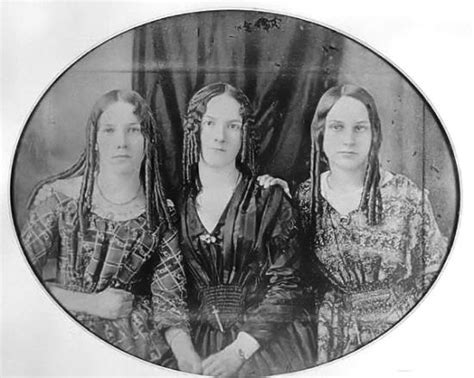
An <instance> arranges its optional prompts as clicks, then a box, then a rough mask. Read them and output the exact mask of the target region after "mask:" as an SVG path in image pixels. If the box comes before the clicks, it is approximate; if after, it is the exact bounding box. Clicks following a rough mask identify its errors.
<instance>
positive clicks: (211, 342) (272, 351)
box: [181, 177, 316, 377]
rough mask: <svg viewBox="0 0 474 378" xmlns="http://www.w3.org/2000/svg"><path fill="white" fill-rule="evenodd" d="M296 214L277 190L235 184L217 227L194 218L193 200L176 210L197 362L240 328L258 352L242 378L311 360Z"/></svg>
mask: <svg viewBox="0 0 474 378" xmlns="http://www.w3.org/2000/svg"><path fill="white" fill-rule="evenodd" d="M294 216H295V213H294V209H293V208H292V206H291V204H290V202H289V200H288V199H287V198H286V197H285V196H284V195H283V191H282V190H281V188H279V187H275V188H270V189H262V188H261V187H259V186H258V184H257V183H256V181H255V180H254V179H251V178H249V177H244V178H243V179H242V180H241V181H240V183H239V184H238V186H237V188H236V190H235V192H234V193H233V195H232V197H231V199H230V201H229V203H228V205H227V207H226V209H225V210H224V212H223V213H222V215H221V217H220V220H219V221H218V224H217V225H216V227H215V229H214V230H212V231H211V232H208V230H206V228H205V227H204V226H203V224H202V223H201V221H200V219H199V215H198V213H197V210H196V204H195V199H194V198H192V197H188V198H186V199H185V201H184V202H183V208H182V209H181V223H182V235H183V253H184V256H185V259H184V261H185V269H186V273H187V282H188V285H189V287H188V293H189V301H188V303H189V307H190V313H191V330H192V337H193V342H194V345H195V347H196V350H197V351H198V353H199V354H200V355H201V357H202V358H206V357H208V356H209V355H211V354H214V353H216V352H219V351H220V350H222V349H224V348H225V347H226V346H227V345H229V344H230V343H232V342H233V341H234V340H235V339H236V337H237V335H238V333H239V332H240V331H244V332H246V333H248V334H249V335H251V336H252V337H253V338H254V339H256V340H257V341H258V343H259V344H260V346H261V348H260V349H259V350H258V351H257V352H256V353H255V354H253V356H252V357H251V358H250V359H249V360H247V361H246V362H245V363H244V365H243V366H242V367H241V369H240V370H239V372H238V375H239V376H241V377H249V376H264V375H270V374H278V373H284V372H289V371H295V370H301V369H304V368H306V367H308V366H314V363H315V361H316V356H315V351H316V345H315V344H314V341H315V339H316V336H315V329H313V328H311V325H310V324H308V323H310V322H309V319H308V317H309V315H308V313H306V315H307V317H306V318H305V316H304V315H305V311H304V310H303V309H302V303H301V302H302V290H301V286H300V284H301V282H300V278H299V276H298V270H299V268H300V258H299V243H298V241H297V233H298V232H297V228H296V221H295V217H294Z"/></svg>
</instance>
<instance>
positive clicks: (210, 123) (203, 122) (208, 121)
mask: <svg viewBox="0 0 474 378" xmlns="http://www.w3.org/2000/svg"><path fill="white" fill-rule="evenodd" d="M201 124H202V125H203V126H214V121H212V120H210V119H204V120H203V121H202V123H201Z"/></svg>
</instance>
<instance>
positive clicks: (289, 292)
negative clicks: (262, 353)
mask: <svg viewBox="0 0 474 378" xmlns="http://www.w3.org/2000/svg"><path fill="white" fill-rule="evenodd" d="M273 192H274V194H276V195H272V196H271V198H270V200H269V201H268V202H267V204H266V205H265V208H264V213H263V216H262V222H264V223H266V224H263V225H262V227H261V229H262V230H263V231H261V232H263V233H264V234H265V235H268V236H263V237H264V239H265V240H264V248H265V252H266V265H264V268H263V269H264V270H265V273H264V280H263V281H264V282H262V285H266V290H265V293H264V296H263V299H262V301H261V302H260V303H259V305H258V306H257V307H256V308H254V309H252V310H251V311H249V312H248V313H247V320H246V321H245V323H244V324H243V326H242V328H241V331H243V332H246V333H248V334H249V335H250V336H252V337H253V338H254V339H256V340H257V342H258V343H259V344H260V345H264V344H266V343H268V342H269V341H270V340H271V339H272V338H273V337H274V335H275V334H276V333H278V329H279V328H280V327H282V326H285V325H287V324H288V323H289V322H292V321H293V320H294V319H295V313H296V311H297V309H298V308H299V306H300V303H299V302H300V301H301V296H302V290H301V287H300V278H299V269H300V258H299V253H300V247H299V242H298V230H297V222H296V214H295V210H294V208H293V207H292V206H291V204H290V202H289V201H288V199H287V198H286V197H285V196H284V195H283V191H282V190H281V189H280V188H278V189H274V190H273Z"/></svg>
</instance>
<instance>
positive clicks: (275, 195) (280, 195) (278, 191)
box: [249, 178, 290, 202]
mask: <svg viewBox="0 0 474 378" xmlns="http://www.w3.org/2000/svg"><path fill="white" fill-rule="evenodd" d="M249 189H250V190H251V191H252V193H253V194H254V195H255V196H256V197H257V198H258V199H260V201H264V202H267V201H269V200H270V201H285V202H286V201H289V200H290V197H288V195H287V194H286V193H285V191H284V190H283V188H282V187H281V186H280V185H278V184H275V185H271V186H269V187H268V188H264V187H263V186H262V185H260V184H259V183H258V180H257V179H256V178H249Z"/></svg>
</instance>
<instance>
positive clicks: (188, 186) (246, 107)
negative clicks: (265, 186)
mask: <svg viewBox="0 0 474 378" xmlns="http://www.w3.org/2000/svg"><path fill="white" fill-rule="evenodd" d="M222 94H228V95H229V96H231V97H232V98H233V99H235V100H236V101H237V102H238V103H239V104H240V115H241V117H242V147H241V150H240V152H239V154H238V156H237V159H236V165H237V168H238V169H239V170H240V171H242V172H244V173H247V174H250V175H254V174H255V173H256V169H257V168H256V163H255V155H256V153H257V148H258V146H257V135H256V131H255V127H254V125H255V124H254V121H253V116H252V114H253V110H252V106H251V104H250V100H249V99H248V98H247V96H246V95H245V94H244V93H243V92H242V91H241V90H240V89H238V88H235V87H233V86H232V85H230V84H226V83H213V84H209V85H207V86H205V87H204V88H201V89H200V90H199V91H197V92H196V93H195V94H194V96H193V97H192V98H191V100H190V101H189V104H188V108H187V111H186V115H185V116H184V121H183V127H184V138H183V158H182V165H183V187H184V189H185V191H187V192H188V193H191V194H193V195H196V194H197V193H199V191H200V190H201V181H200V179H199V175H198V163H199V159H200V155H201V143H200V142H201V141H200V130H201V121H202V117H203V116H204V114H205V113H206V110H207V104H208V103H209V101H210V100H211V99H212V98H214V97H217V96H219V95H222Z"/></svg>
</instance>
